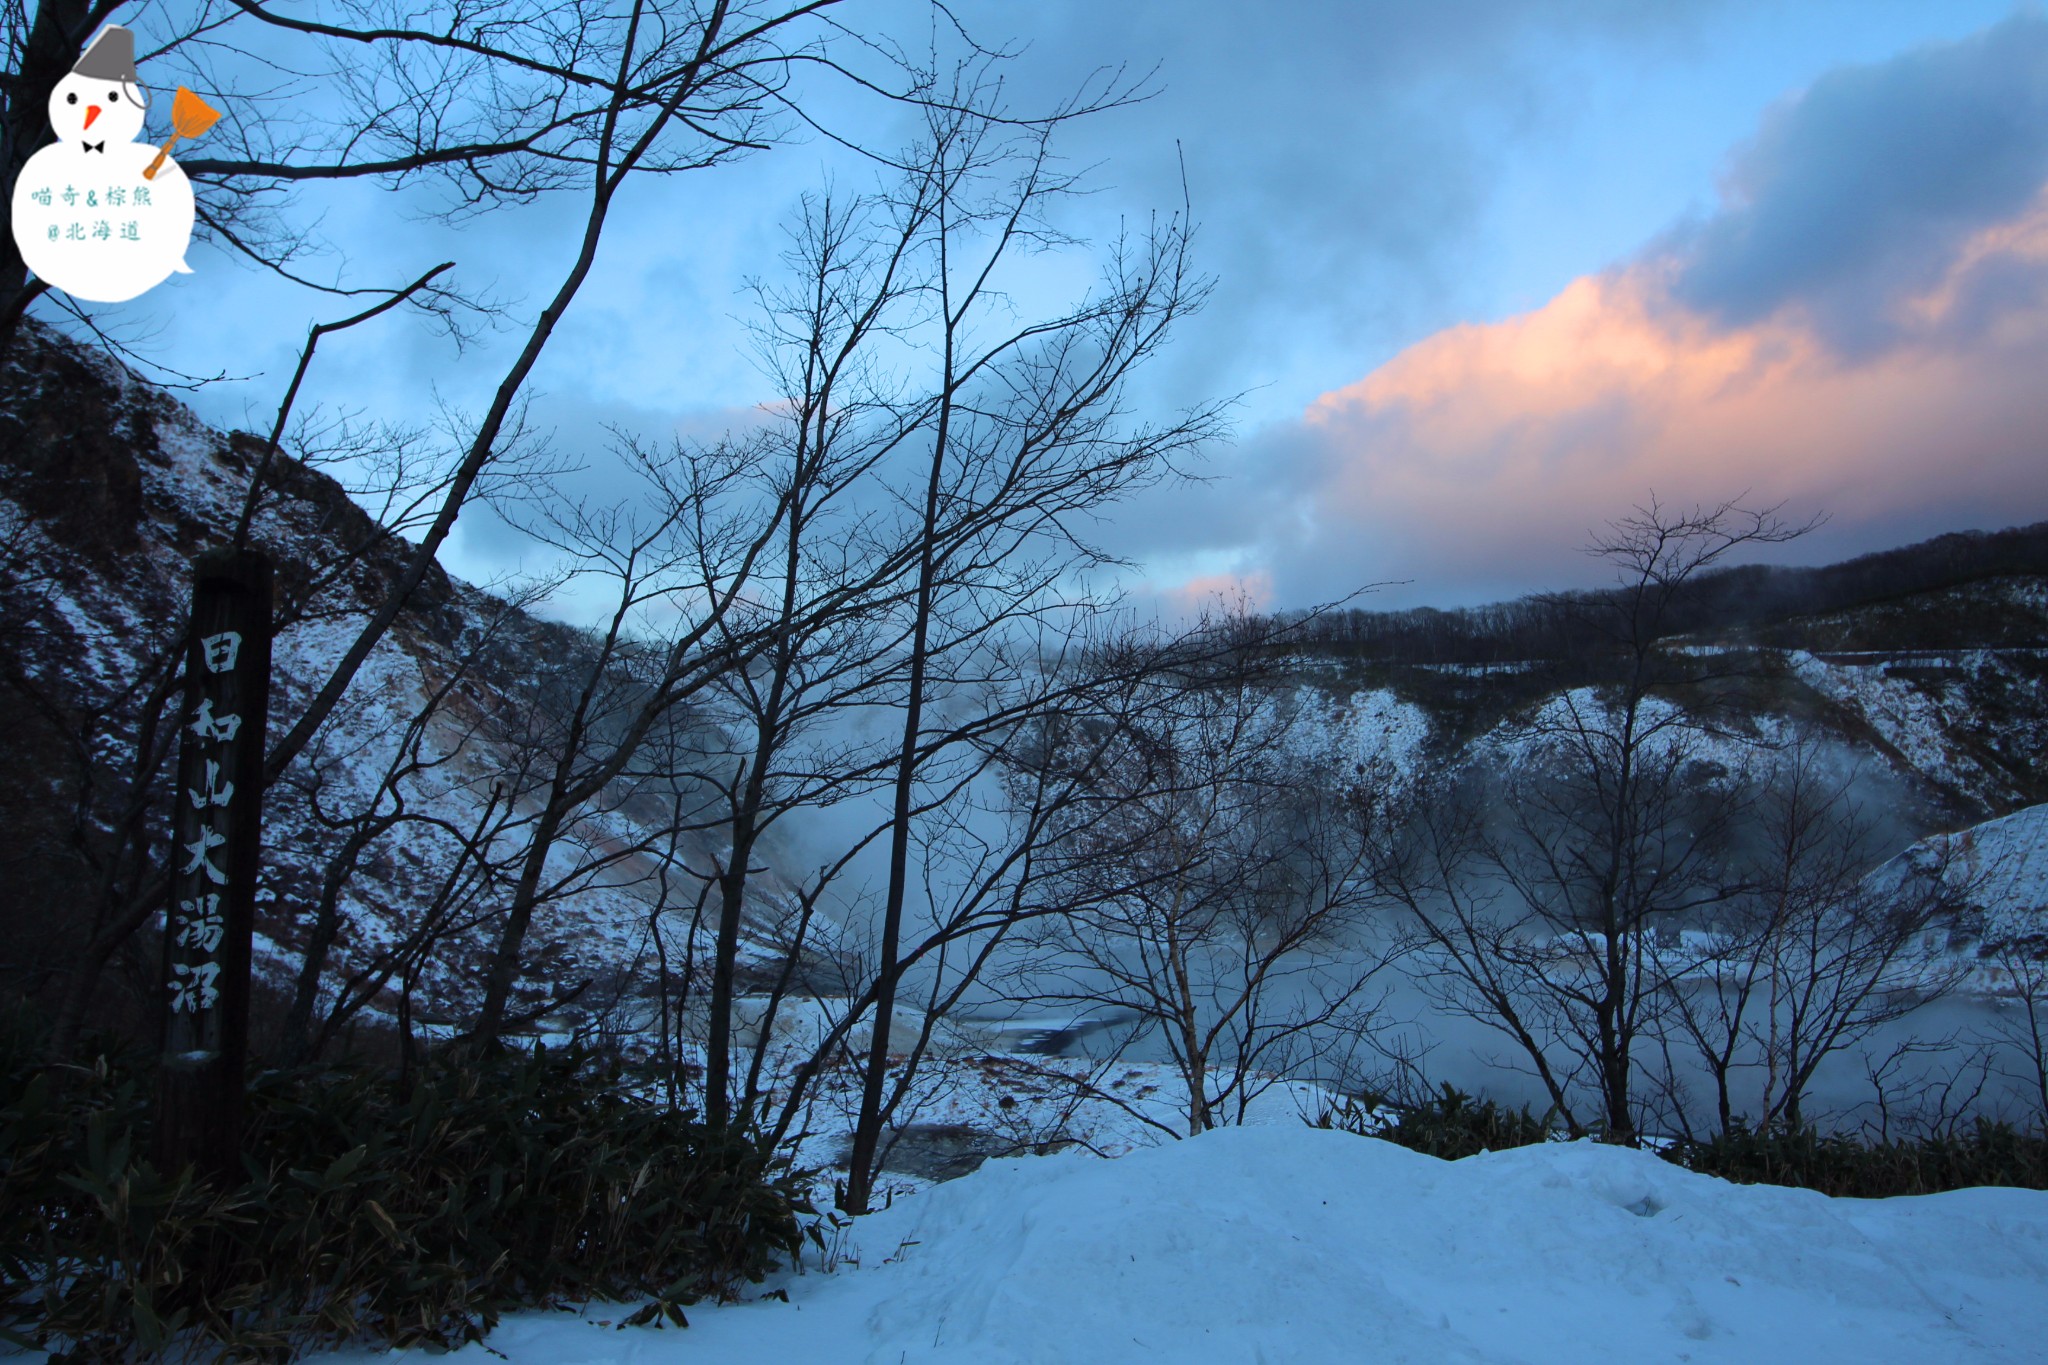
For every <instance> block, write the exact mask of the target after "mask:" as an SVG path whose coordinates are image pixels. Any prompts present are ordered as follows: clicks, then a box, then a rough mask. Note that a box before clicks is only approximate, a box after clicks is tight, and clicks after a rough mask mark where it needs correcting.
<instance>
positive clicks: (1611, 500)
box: [1283, 197, 2048, 600]
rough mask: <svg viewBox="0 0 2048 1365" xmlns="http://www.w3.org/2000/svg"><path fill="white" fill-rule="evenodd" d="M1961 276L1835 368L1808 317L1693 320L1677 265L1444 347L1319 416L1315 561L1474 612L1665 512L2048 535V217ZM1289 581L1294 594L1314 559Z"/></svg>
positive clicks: (1950, 264) (1376, 376)
mask: <svg viewBox="0 0 2048 1365" xmlns="http://www.w3.org/2000/svg"><path fill="white" fill-rule="evenodd" d="M1946 255H1947V259H1946V260H1943V261H1940V262H1935V263H1933V264H1934V265H1935V266H1936V267H1937V268H1936V269H1934V270H1932V271H1931V272H1929V274H1930V275H1931V276H1932V278H1933V279H1934V281H1935V283H1934V285H1933V287H1931V288H1922V289H1917V290H1914V291H1912V292H1903V293H1900V294H1898V295H1897V296H1896V297H1894V298H1893V299H1891V300H1888V301H1885V302H1886V308H1887V312H1888V314H1889V316H1888V324H1889V336H1890V341H1889V344H1888V345H1887V346H1885V347H1883V348H1882V349H1863V350H1858V351H1855V352H1849V353H1845V352H1844V351H1842V350H1840V349H1837V348H1836V347H1834V346H1833V345H1831V344H1830V343H1829V340H1828V339H1827V337H1826V335H1825V332H1824V330H1823V329H1822V328H1821V327H1820V326H1819V325H1818V324H1817V322H1816V320H1815V317H1814V316H1813V314H1812V312H1811V310H1809V309H1808V308H1806V307H1805V306H1803V304H1802V303H1801V301H1800V300H1798V299H1797V298H1793V299H1789V300H1788V301H1786V302H1785V303H1784V304H1782V305H1781V306H1779V307H1778V308H1776V309H1774V310H1772V311H1770V312H1769V313H1767V314H1765V315H1764V316H1762V317H1761V318H1758V319H1757V320H1755V321H1752V322H1749V323H1745V324H1732V323H1729V322H1726V321H1723V320H1719V319H1717V318H1716V317H1715V316H1714V315H1712V314H1710V313H1708V312H1706V311H1703V310H1700V309H1696V308H1693V307H1691V306H1689V305H1688V304H1686V303H1684V302H1681V301H1680V298H1679V296H1678V291H1677V290H1676V289H1675V288H1674V283H1675V281H1677V280H1678V279H1679V278H1680V276H1681V273H1682V266H1683V262H1682V261H1681V260H1679V259H1677V258H1675V257H1664V258H1653V259H1648V260H1645V261H1642V262H1638V263H1636V264H1632V265H1629V266H1626V267H1620V268H1617V269H1615V270H1612V271H1608V272H1605V273H1602V274H1599V275H1594V276H1587V277H1583V278H1580V279H1578V280H1575V281H1573V282H1572V283H1571V285H1569V286H1568V287H1567V288H1566V289H1564V290H1563V291H1562V292H1560V293H1559V294H1558V295H1557V296H1556V297H1555V298H1553V299H1552V300H1550V302H1548V303H1547V304H1545V305H1544V306H1543V307H1541V308H1538V309H1536V310H1535V311H1533V312H1530V313H1526V314H1523V315H1521V316H1518V317H1513V318H1509V319H1506V320H1505V321H1502V322H1497V323H1491V324H1483V325H1480V324H1475V325H1466V326H1459V327H1454V328H1451V329H1449V330H1447V331H1444V332H1440V333H1438V334H1436V335H1434V336H1431V337H1429V338H1427V339H1425V340H1424V341H1421V342H1419V343H1417V344H1416V345H1414V346H1411V347H1410V348H1408V349H1407V350H1406V351H1404V352H1402V353H1401V354H1399V355H1398V356H1396V357H1395V358H1394V359H1393V360H1391V361H1389V362H1388V363H1387V364H1385V365H1384V366H1382V367H1381V368H1379V369H1378V370H1376V371H1374V372H1373V373H1372V374H1370V375H1367V376H1366V377H1365V378H1363V379H1361V380H1359V381H1358V382H1356V383H1354V384H1351V385H1348V386H1346V387H1344V388H1341V389H1338V390H1336V391H1334V392H1332V393H1329V394H1326V395H1324V396H1323V397H1322V398H1320V399H1319V400H1317V401H1316V403H1315V404H1313V405H1312V406H1311V408H1310V409H1309V411H1308V412H1307V414H1306V415H1305V423H1304V425H1305V428H1306V432H1305V435H1306V438H1307V439H1308V440H1309V441H1310V442H1312V443H1313V445H1314V446H1316V447H1317V448H1318V450H1319V454H1320V459H1319V460H1318V461H1317V462H1316V466H1315V467H1316V469H1317V470H1318V471H1319V473H1318V476H1317V477H1316V478H1315V479H1314V481H1313V483H1312V485H1311V487H1310V488H1309V489H1308V490H1307V495H1308V496H1307V501H1308V503H1309V505H1310V506H1311V507H1312V509H1313V512H1312V517H1313V521H1314V523H1315V532H1314V534H1313V536H1312V540H1313V541H1315V542H1317V543H1319V544H1320V545H1321V546H1322V547H1323V549H1322V552H1321V557H1327V555H1328V554H1329V553H1330V551H1331V549H1332V548H1333V547H1335V546H1338V545H1342V544H1346V543H1354V544H1355V543H1357V542H1358V541H1359V540H1360V539H1361V538H1364V539H1367V540H1369V541H1370V542H1371V543H1373V544H1375V545H1376V546H1377V547H1378V548H1377V551H1376V552H1375V553H1374V554H1373V555H1372V556H1371V559H1372V562H1373V563H1374V564H1375V565H1380V564H1385V565H1389V566H1395V567H1398V568H1400V569H1402V570H1403V571H1404V572H1405V573H1407V574H1412V575H1414V576H1416V577H1417V578H1418V579H1419V580H1421V582H1419V583H1418V587H1419V588H1420V587H1425V586H1426V584H1427V583H1428V582H1430V581H1431V580H1434V581H1436V582H1437V583H1439V584H1441V585H1443V586H1444V587H1446V588H1448V589H1450V595H1457V588H1458V586H1459V585H1467V584H1485V583H1493V582H1497V581H1505V580H1508V579H1512V578H1514V577H1516V576H1517V575H1518V574H1520V575H1523V576H1526V574H1527V572H1528V570H1529V567H1530V566H1531V564H1532V563H1537V564H1549V565H1555V566H1556V573H1555V574H1553V576H1552V581H1557V575H1566V576H1571V569H1572V567H1573V566H1572V564H1571V552H1572V551H1573V550H1574V549H1575V548H1576V547H1577V546H1579V545H1581V544H1583V543H1584V540H1585V537H1586V531H1587V530H1588V528H1589V527H1593V526H1596V525H1598V524H1599V523H1601V522H1604V521H1606V520H1607V519H1609V518H1611V517H1614V516H1616V515H1619V514H1621V513H1623V512H1626V511H1627V510H1628V508H1629V507H1630V506H1631V505H1632V504H1633V503H1635V502H1639V501H1641V500H1642V499H1643V498H1644V497H1645V496H1647V495H1648V494H1649V493H1650V492H1651V491H1652V490H1654V491H1655V492H1656V493H1657V494H1658V495H1659V496H1660V497H1662V498H1664V499H1666V500H1667V501H1679V502H1690V501H1706V500H1718V499H1720V498H1724V497H1729V496H1733V495H1736V494H1741V493H1745V492H1746V493H1747V494H1748V495H1749V497H1750V499H1751V500H1752V501H1755V502H1779V501H1784V502H1787V503H1789V504H1790V506H1791V508H1792V509H1795V510H1797V511H1800V512H1810V511H1825V512H1827V513H1828V514H1829V515H1830V516H1831V517H1832V518H1833V521H1834V525H1835V533H1836V534H1837V535H1838V536H1839V535H1840V534H1841V533H1842V532H1843V531H1849V530H1853V529H1854V528H1856V527H1872V526H1882V527H1898V528H1902V529H1903V528H1910V527H1918V528H1920V529H1921V532H1924V533H1929V534H1931V533H1933V532H1936V531H1940V530H1946V529H1953V528H1954V527H1957V526H1966V525H1984V524H1993V525H2005V524H2011V523H2015V522H2023V521H2028V520H2034V519H2039V518H2043V517H2048V287H2044V284H2048V197H2037V198H2036V199H2035V201H2034V202H2033V203H2032V204H2031V205H2030V206H2029V207H2028V208H2027V209H2026V210H2025V211H2024V212H2023V213H2022V214H2020V215H2019V216H2017V217H2015V218H2013V219H2011V220H2009V221H2005V222H1999V223H1994V224H1991V225H1989V226H1986V227H1984V228H1982V229H1980V230H1979V231H1977V232H1976V233H1974V234H1973V235H1971V236H1970V237H1968V238H1967V239H1966V240H1964V241H1963V242H1962V243H1961V244H1960V246H1959V247H1957V248H1954V249H1952V250H1951V251H1949V252H1947V253H1946ZM1927 277H1928V275H1922V276H1921V278H1923V279H1924V278H1927ZM1909 533H1911V532H1909ZM1283 558H1284V559H1285V560H1289V561H1291V564H1290V567H1289V570H1288V571H1286V572H1285V573H1284V577H1285V578H1286V579H1287V580H1288V581H1289V584H1290V586H1292V585H1293V584H1294V583H1297V582H1300V581H1301V580H1302V579H1303V578H1305V577H1307V576H1308V575H1307V574H1306V573H1305V570H1307V569H1308V568H1309V566H1310V564H1311V563H1313V562H1315V561H1316V560H1317V559H1318V555H1317V553H1316V552H1315V551H1314V549H1313V548H1312V547H1302V550H1301V551H1300V552H1297V553H1294V554H1288V555H1283ZM1359 576H1360V577H1369V576H1374V575H1373V574H1371V573H1361V574H1360V575H1359ZM1335 586H1336V585H1335V584H1334V583H1333V582H1331V581H1329V580H1328V579H1327V578H1323V579H1321V580H1320V581H1317V582H1316V583H1315V588H1316V589H1317V590H1318V591H1319V592H1322V593H1327V592H1329V591H1330V590H1331V589H1332V588H1333V587H1335ZM1290 595H1292V594H1290ZM1418 595H1419V596H1420V597H1421V598H1422V599H1423V600H1432V599H1434V600H1444V598H1445V596H1446V594H1445V593H1442V592H1438V593H1430V592H1427V591H1425V592H1422V593H1420V594H1418Z"/></svg>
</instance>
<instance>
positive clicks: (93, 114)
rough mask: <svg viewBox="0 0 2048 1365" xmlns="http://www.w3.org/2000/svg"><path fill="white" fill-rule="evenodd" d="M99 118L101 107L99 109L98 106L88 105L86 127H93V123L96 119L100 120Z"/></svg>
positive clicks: (86, 107)
mask: <svg viewBox="0 0 2048 1365" xmlns="http://www.w3.org/2000/svg"><path fill="white" fill-rule="evenodd" d="M99 116H100V107H99V106H98V105H97V104H88V105H86V106H85V126H86V127H88V128H90V127H92V121H93V120H94V119H96V118H98V117H99Z"/></svg>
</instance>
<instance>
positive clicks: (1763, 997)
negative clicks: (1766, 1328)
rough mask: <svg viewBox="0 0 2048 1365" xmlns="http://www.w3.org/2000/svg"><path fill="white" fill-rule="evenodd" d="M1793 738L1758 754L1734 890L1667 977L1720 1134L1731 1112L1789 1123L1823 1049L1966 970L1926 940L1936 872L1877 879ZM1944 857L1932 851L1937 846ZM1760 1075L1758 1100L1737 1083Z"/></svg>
mask: <svg viewBox="0 0 2048 1365" xmlns="http://www.w3.org/2000/svg"><path fill="white" fill-rule="evenodd" d="M1854 780H1855V775H1854V773H1853V772H1851V773H1837V772H1834V771H1832V770H1831V768H1830V766H1829V763H1828V754H1827V751H1826V749H1825V747H1824V746H1823V745H1822V744H1821V742H1820V741H1819V739H1818V738H1817V737H1816V736H1814V735H1812V734H1810V733H1800V734H1796V735H1794V736H1793V738H1792V739H1791V740H1790V741H1789V742H1787V743H1785V744H1783V745H1782V746H1781V747H1778V748H1776V750H1775V752H1771V753H1769V754H1767V755H1765V756H1764V766H1763V771H1762V772H1761V773H1760V774H1759V775H1758V778H1757V780H1756V782H1755V784H1754V786H1753V787H1752V788H1751V790H1750V791H1749V792H1748V793H1747V797H1748V799H1747V801H1746V802H1745V804H1746V806H1747V808H1748V809H1747V817H1746V819H1745V821H1744V823H1745V825H1746V826H1747V827H1748V830H1749V831H1750V834H1749V840H1748V841H1747V842H1748V844H1749V848H1748V851H1747V853H1746V855H1745V856H1744V858H1743V868H1742V872H1741V875H1740V881H1741V883H1742V884H1743V890H1742V892H1741V893H1740V894H1738V895H1736V896H1734V897H1731V898H1730V899H1729V900H1727V901H1725V902H1723V903H1722V904H1720V905H1718V906H1715V907H1714V908H1713V911H1712V913H1711V918H1710V919H1709V921H1708V922H1707V923H1706V924H1705V925H1704V926H1703V927H1702V928H1701V929H1700V930H1699V931H1697V932H1696V933H1693V934H1690V935H1688V936H1687V942H1686V945H1685V948H1684V950H1683V951H1682V952H1681V953H1680V954H1679V956H1680V958H1681V959H1682V965H1681V966H1680V967H1679V968H1678V969H1677V970H1676V971H1675V972H1673V973H1672V977H1671V981H1670V987H1669V989H1670V994H1671V1001H1672V1019H1673V1021H1674V1024H1675V1029H1676V1031H1677V1032H1678V1033H1680V1034H1681V1035H1682V1036H1683V1037H1684V1038H1685V1039H1686V1040H1687V1041H1689V1042H1690V1043H1691V1045H1692V1048H1693V1050H1694V1051H1695V1052H1696V1053H1697V1054H1698V1057H1699V1059H1700V1061H1701V1063H1702V1064H1703V1065H1704V1066H1705V1068H1706V1070H1707V1072H1708V1074H1709V1075H1710V1076H1711V1077H1712V1079H1713V1082H1714V1088H1715V1112H1716V1117H1717V1119H1718V1120H1719V1124H1720V1126H1721V1128H1722V1129H1723V1130H1725V1129H1727V1128H1728V1127H1729V1126H1731V1124H1733V1123H1734V1122H1735V1121H1736V1120H1737V1119H1738V1118H1747V1119H1749V1120H1750V1121H1752V1122H1754V1123H1755V1124H1757V1125H1759V1126H1767V1127H1785V1128H1791V1129H1797V1128H1799V1127H1801V1126H1802V1125H1804V1124H1805V1123H1806V1122H1807V1121H1808V1118H1809V1115H1808V1113H1807V1108H1806V1097H1807V1095H1808V1093H1809V1091H1810V1089H1811V1087H1812V1084H1813V1078H1814V1074H1815V1072H1816V1071H1817V1070H1818V1069H1819V1067H1820V1065H1821V1063H1822V1062H1823V1061H1825V1060H1826V1059H1827V1058H1828V1057H1829V1056H1831V1055H1833V1054H1835V1053H1837V1052H1840V1051H1842V1050H1844V1049H1846V1048H1850V1047H1853V1046H1855V1045H1857V1044H1859V1043H1861V1042H1863V1041H1864V1040H1865V1039H1867V1038H1869V1037H1870V1036H1871V1035H1872V1034H1874V1033H1875V1032H1877V1031H1878V1030H1879V1029H1880V1028H1882V1027H1883V1026H1885V1025H1887V1024H1890V1023H1894V1022H1896V1021H1898V1020H1900V1019H1903V1018H1905V1017H1906V1016H1907V1015H1909V1014H1911V1013H1912V1012H1913V1011H1914V1010H1916V1009H1918V1008H1919V1007H1920V1006H1921V1005H1922V1004H1924V1003H1925V1002H1926V1001H1928V1000H1931V999H1935V998H1938V997H1939V996H1941V995H1943V994H1946V993H1947V992H1948V991H1949V990H1951V989H1952V988H1953V987H1954V986H1955V985H1956V984H1957V982H1958V980H1959V979H1960V974H1959V971H1958V969H1957V968H1956V967H1955V966H1954V965H1952V964H1951V965H1944V964H1942V963H1941V962H1939V961H1938V960H1935V959H1931V958H1929V957H1928V956H1926V955H1925V954H1924V953H1922V952H1921V951H1920V948H1921V941H1922V939H1923V938H1924V936H1925V935H1926V934H1927V932H1928V931H1929V930H1930V929H1931V928H1933V927H1934V926H1935V925H1936V924H1937V923H1938V922H1940V921H1941V920H1942V919H1943V918H1945V917H1946V916H1947V915H1949V914H1951V913H1952V912H1953V910H1954V908H1955V904H1956V901H1955V892H1956V888H1955V887H1953V886H1952V885H1951V884H1950V882H1951V879H1950V878H1949V877H1947V876H1945V875H1943V873H1944V869H1942V868H1935V867H1929V866H1918V865H1916V866H1915V868H1914V869H1913V871H1912V873H1911V874H1910V875H1899V874H1898V873H1896V872H1895V873H1893V874H1891V875H1887V874H1885V873H1882V872H1880V873H1878V874H1876V875H1873V867H1874V866H1875V865H1876V864H1877V863H1878V861H1879V859H1878V857H1877V856H1876V845H1875V828H1874V824H1873V822H1872V821H1871V820H1870V819H1868V818H1867V817H1866V816H1865V815H1864V814H1863V813H1862V812H1861V811H1860V810H1859V809H1858V807H1857V806H1856V804H1855V802H1854V800H1853V799H1852V796H1851V787H1852V785H1853V782H1854ZM1932 856H1934V857H1936V858H1939V857H1940V855H1939V854H1936V855H1932ZM1743 1072H1750V1073H1756V1072H1760V1073H1761V1074H1760V1076H1758V1078H1757V1084H1756V1087H1755V1088H1754V1089H1745V1091H1744V1099H1745V1101H1747V1100H1748V1099H1749V1098H1750V1097H1751V1096H1753V1097H1754V1106H1755V1107H1754V1108H1751V1107H1750V1104H1749V1103H1747V1102H1745V1103H1742V1104H1738V1103H1737V1099H1736V1093H1735V1081H1736V1078H1737V1076H1738V1074H1740V1073H1743Z"/></svg>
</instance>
